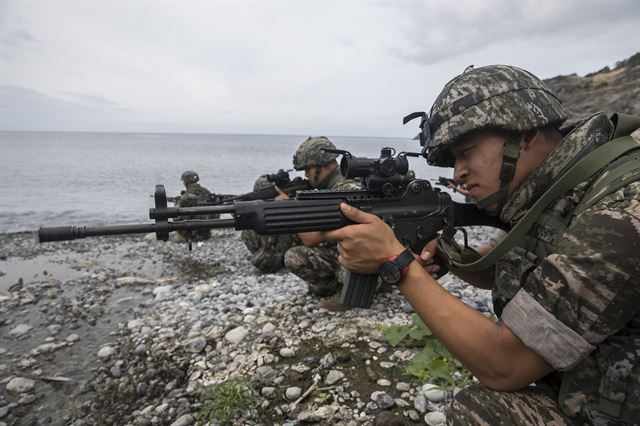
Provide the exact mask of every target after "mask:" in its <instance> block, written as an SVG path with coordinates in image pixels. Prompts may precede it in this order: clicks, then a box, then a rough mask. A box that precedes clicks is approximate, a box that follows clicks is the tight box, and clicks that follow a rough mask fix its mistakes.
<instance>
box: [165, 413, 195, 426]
mask: <svg viewBox="0 0 640 426" xmlns="http://www.w3.org/2000/svg"><path fill="white" fill-rule="evenodd" d="M194 421H195V419H194V418H193V416H192V415H191V414H185V415H183V416H181V417H180V418H179V419H178V420H176V421H175V422H173V423H171V426H189V425H192V424H193V422H194Z"/></svg>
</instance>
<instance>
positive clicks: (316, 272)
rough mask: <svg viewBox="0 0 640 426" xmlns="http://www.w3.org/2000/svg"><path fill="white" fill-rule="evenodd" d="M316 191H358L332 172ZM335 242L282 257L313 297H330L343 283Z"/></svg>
mask: <svg viewBox="0 0 640 426" xmlns="http://www.w3.org/2000/svg"><path fill="white" fill-rule="evenodd" d="M318 189H332V190H348V189H360V185H358V184H357V183H355V182H354V181H352V180H350V179H346V178H344V177H343V176H342V174H340V171H339V170H338V169H335V170H334V171H333V172H331V174H330V175H329V176H327V177H326V178H324V180H323V181H322V182H320V184H319V185H318ZM336 246H337V242H335V241H325V242H322V243H320V244H319V245H318V246H316V247H306V246H304V245H297V246H295V247H292V248H290V249H289V250H287V252H286V253H285V255H284V265H285V267H286V268H287V269H288V270H289V271H291V272H292V273H294V274H296V275H297V276H299V277H300V278H302V279H303V280H305V281H306V282H307V284H308V285H309V291H310V292H311V293H312V294H315V295H316V296H320V297H324V296H330V295H332V294H334V293H336V292H338V291H339V290H340V288H341V286H342V283H344V280H345V278H346V275H347V271H346V269H345V268H344V267H342V266H341V265H340V263H339V262H338V249H337V248H336Z"/></svg>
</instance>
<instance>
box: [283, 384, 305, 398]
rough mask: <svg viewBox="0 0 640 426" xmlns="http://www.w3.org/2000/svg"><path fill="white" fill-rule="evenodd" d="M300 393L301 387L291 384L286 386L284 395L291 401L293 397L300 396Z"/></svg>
mask: <svg viewBox="0 0 640 426" xmlns="http://www.w3.org/2000/svg"><path fill="white" fill-rule="evenodd" d="M300 395H302V389H301V388H299V387H298V386H291V387H289V388H287V390H286V391H285V393H284V396H285V397H286V398H287V399H288V400H289V401H293V400H295V399H298V398H300Z"/></svg>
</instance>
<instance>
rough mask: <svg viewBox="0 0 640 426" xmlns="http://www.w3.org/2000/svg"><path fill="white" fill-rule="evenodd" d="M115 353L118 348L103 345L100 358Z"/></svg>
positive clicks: (99, 352)
mask: <svg viewBox="0 0 640 426" xmlns="http://www.w3.org/2000/svg"><path fill="white" fill-rule="evenodd" d="M114 353H116V350H115V349H114V348H113V347H111V346H103V347H101V348H100V350H99V351H98V358H102V359H106V358H109V357H110V356H111V355H113V354H114Z"/></svg>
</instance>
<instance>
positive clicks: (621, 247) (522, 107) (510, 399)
mask: <svg viewBox="0 0 640 426" xmlns="http://www.w3.org/2000/svg"><path fill="white" fill-rule="evenodd" d="M486 70H488V71H487V73H488V74H489V75H490V76H491V77H492V78H496V76H498V77H497V78H496V80H495V81H494V82H493V83H490V82H487V84H486V85H484V86H483V89H482V90H475V93H472V94H471V95H467V94H466V93H464V92H465V90H461V92H460V93H458V92H457V90H459V89H461V88H462V89H465V88H464V80H465V78H466V77H464V76H465V74H463V75H462V76H461V77H459V78H461V80H459V81H458V82H460V81H462V83H461V84H460V85H458V87H457V88H455V87H454V88H452V87H451V85H452V84H454V85H455V84H456V80H453V81H452V82H450V83H449V84H448V86H447V87H445V91H443V94H441V96H440V97H439V98H438V100H436V104H437V103H438V102H442V98H443V97H449V99H451V98H453V99H455V98H456V97H458V99H457V100H455V101H453V102H450V104H449V105H455V108H453V107H449V108H450V109H456V110H458V111H465V112H464V113H457V114H458V115H449V116H448V117H446V116H445V117H440V118H439V119H440V120H441V121H440V123H437V124H436V125H432V124H433V123H432V122H429V123H427V124H429V126H430V130H429V131H432V129H434V128H435V129H437V130H436V131H435V132H434V133H433V134H432V135H429V136H430V137H431V140H430V141H429V140H427V141H426V142H427V145H429V144H430V145H431V146H432V147H435V149H432V150H427V154H428V156H429V157H430V160H431V162H432V163H435V164H437V163H446V162H449V165H451V164H450V159H447V152H446V151H447V149H442V148H446V145H448V144H450V143H452V142H451V140H452V139H453V138H456V137H459V136H460V135H463V134H465V133H466V132H469V131H471V130H474V129H476V128H482V123H486V122H491V124H493V125H494V126H496V127H499V128H507V129H508V130H513V131H526V130H528V129H531V128H536V127H540V123H539V122H537V121H536V120H541V118H542V124H543V125H545V123H551V124H557V122H558V121H560V122H561V121H562V120H563V119H564V118H563V116H564V117H566V114H565V113H564V109H563V108H562V107H561V105H560V104H559V102H558V101H557V100H556V99H554V98H553V96H554V95H553V94H551V93H550V92H548V91H547V90H548V89H546V88H544V87H541V86H539V84H540V85H541V84H542V83H541V82H539V80H537V79H536V81H533V80H531V81H527V79H528V78H527V77H526V74H523V73H521V72H517V71H515V74H516V75H514V74H513V72H514V71H513V70H517V69H514V68H511V67H501V66H495V67H485V68H484V69H483V68H480V69H479V70H474V72H476V71H477V72H478V73H483V72H485V71H486ZM494 71H497V72H494ZM524 73H526V72H524ZM523 75H524V76H525V78H522V77H523ZM501 77H503V78H501ZM533 78H535V77H533ZM489 80H490V79H489ZM474 84H477V81H476V82H474ZM509 85H516V86H517V87H519V88H516V90H510V91H507V92H506V93H507V95H503V94H504V93H505V92H504V91H502V92H500V91H501V90H503V89H504V87H506V86H509ZM518 85H519V86H518ZM467 90H468V91H471V92H473V90H471V89H469V88H467ZM492 91H496V93H498V92H500V93H498V94H492V95H491V96H495V98H494V99H493V100H492V101H491V103H490V105H489V106H487V104H486V103H485V104H482V97H484V99H485V100H486V99H487V94H488V93H492ZM518 91H519V92H518ZM518 93H520V94H519V95H518ZM498 95H499V96H498ZM516 95H518V96H520V98H518V96H516ZM512 96H515V98H511V97H512ZM541 98H544V100H542V101H540V99H541ZM523 99H524V101H523ZM526 99H529V100H528V101H527V100H526ZM436 104H434V108H435V109H436V112H435V115H436V116H437V114H438V113H440V111H437V109H438V106H437V105H436ZM539 105H546V106H548V107H549V108H548V109H546V110H545V109H541V108H540V107H539ZM439 106H441V105H439ZM445 109H446V108H445ZM445 112H446V111H445ZM465 114H466V115H465ZM510 114H514V115H510ZM433 116H434V110H433V109H432V117H433ZM465 118H466V119H465ZM520 118H522V120H521V121H520V123H519V124H518V121H517V120H518V119H520ZM436 119H438V117H436ZM500 120H504V121H503V124H504V125H500V123H499V122H500ZM436 121H437V120H436ZM496 123H497V124H496ZM514 123H516V124H515V128H514ZM517 126H521V128H520V129H518V128H517ZM423 127H426V125H424V122H423ZM486 127H489V126H486ZM561 132H562V133H563V136H564V138H563V140H562V141H561V142H560V143H559V145H558V146H557V147H556V148H555V149H554V150H553V152H552V153H551V154H550V155H549V157H548V158H547V159H546V160H545V161H544V162H543V163H542V164H541V165H540V166H539V167H538V168H537V169H536V170H535V171H534V172H533V173H532V174H531V175H530V176H529V177H528V178H527V179H526V180H525V181H524V182H523V183H522V184H521V185H520V186H519V187H518V188H517V189H516V191H515V192H514V193H513V194H512V195H511V196H510V197H509V198H508V199H505V200H504V204H503V208H502V209H501V210H500V212H501V213H500V219H501V220H502V221H504V222H506V223H510V224H511V225H514V224H515V223H517V222H518V221H519V220H520V219H522V218H523V217H524V215H525V214H526V213H527V211H528V209H529V208H530V207H531V206H532V205H533V204H534V202H535V201H537V200H538V198H540V196H541V195H542V194H543V193H544V192H545V191H546V190H547V189H548V188H549V186H550V184H551V183H553V182H554V181H555V180H556V179H557V178H558V177H559V176H561V175H562V174H564V173H565V172H566V170H567V169H568V167H569V166H570V165H571V164H574V163H575V162H576V161H577V160H578V159H579V158H582V157H583V156H585V155H586V154H588V153H589V152H592V151H593V150H594V149H595V148H597V147H598V146H601V145H602V144H605V143H607V142H608V141H609V140H610V138H611V136H612V133H613V125H612V123H611V121H610V120H609V119H608V118H607V117H606V116H605V115H604V114H596V115H594V116H591V117H589V118H587V119H585V120H583V121H581V122H578V123H575V124H573V125H571V126H567V127H565V128H563V129H561ZM632 137H633V138H634V139H635V140H637V141H640V130H637V131H636V132H634V133H633V135H632ZM447 138H449V140H448V141H447ZM425 139H427V138H425ZM505 150H506V148H505ZM429 151H431V152H429ZM638 151H639V150H638V149H636V150H635V151H634V152H631V153H628V154H625V155H624V156H623V157H625V156H630V155H635V156H638V155H639V154H638ZM517 155H518V154H515V155H514V158H515V159H516V160H517ZM505 158H506V156H505ZM441 159H442V160H443V161H439V160H441ZM619 160H624V158H621V159H619ZM619 160H614V162H613V163H616V162H618V161H619ZM505 162H506V161H505ZM513 164H515V162H514V163H513ZM608 167H609V166H605V167H604V171H605V172H606V170H607V169H608ZM503 168H504V166H503ZM501 175H502V173H501ZM601 175H603V173H602V171H601V172H596V173H595V174H594V175H593V176H592V177H591V178H589V179H587V180H586V181H584V182H582V183H580V184H578V185H577V186H576V187H575V188H573V189H572V190H570V191H568V192H567V193H565V194H564V195H562V196H561V197H559V198H558V199H556V200H555V201H553V202H552V203H550V204H549V206H548V207H547V208H546V210H545V211H544V212H543V213H542V214H541V215H540V217H539V218H538V219H537V222H536V224H535V225H534V226H533V227H532V228H531V229H530V231H529V233H528V234H527V235H526V237H525V238H523V239H522V241H521V242H520V244H519V245H517V246H515V247H513V248H511V250H510V251H508V252H507V253H506V254H505V255H504V256H502V257H501V258H500V259H498V261H497V263H496V265H495V266H496V271H495V272H496V275H495V277H496V278H495V281H494V284H493V289H492V296H493V302H494V310H495V312H496V314H497V315H498V317H499V318H500V321H502V322H503V323H504V324H505V325H506V326H507V327H509V329H510V330H512V331H513V332H514V333H515V334H516V335H517V336H518V337H519V338H520V339H521V340H522V341H523V343H524V344H525V345H526V346H528V347H530V348H531V349H533V350H534V351H535V352H536V353H537V354H538V355H540V356H541V357H542V358H544V359H545V360H546V361H547V362H548V363H549V364H550V365H551V366H553V367H554V369H555V371H554V372H553V373H551V374H549V375H548V376H547V377H545V378H543V379H542V380H540V381H539V383H538V385H537V386H534V385H532V386H529V387H527V388H525V389H523V390H520V391H516V392H496V391H493V390H490V389H487V388H486V387H484V386H482V385H479V384H478V385H473V386H471V387H469V388H466V389H464V390H462V391H461V392H459V393H458V394H457V395H456V397H455V400H454V401H453V403H452V406H451V409H450V411H449V413H448V420H449V422H450V423H451V424H459V425H468V424H486V425H496V424H505V425H512V424H585V423H586V424H633V423H634V422H638V421H639V419H640V316H639V312H640V288H639V287H638V283H639V279H638V277H639V276H640V255H639V253H640V201H639V200H640V173H638V171H637V170H635V171H632V172H629V173H628V174H627V175H626V176H624V177H623V178H628V181H627V184H626V186H623V187H622V188H620V189H619V190H617V191H615V192H613V193H611V194H609V195H607V196H606V197H604V198H602V199H601V200H600V201H599V202H598V203H597V204H596V205H595V206H593V207H591V208H589V209H587V210H584V211H582V212H581V213H579V214H577V215H574V214H573V212H574V209H575V208H576V206H578V205H579V203H580V201H581V199H582V198H583V197H584V196H585V195H586V194H587V192H588V190H589V189H590V188H591V186H592V185H593V184H594V182H595V181H596V180H597V179H598V178H599V177H600V176H601ZM509 179H511V178H509ZM502 183H503V184H505V180H503V181H502ZM506 183H507V184H508V180H507V181H506ZM494 201H495V200H494Z"/></svg>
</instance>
